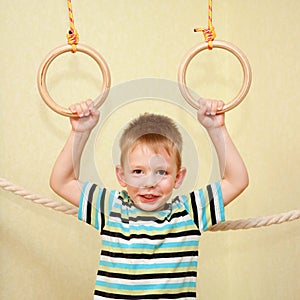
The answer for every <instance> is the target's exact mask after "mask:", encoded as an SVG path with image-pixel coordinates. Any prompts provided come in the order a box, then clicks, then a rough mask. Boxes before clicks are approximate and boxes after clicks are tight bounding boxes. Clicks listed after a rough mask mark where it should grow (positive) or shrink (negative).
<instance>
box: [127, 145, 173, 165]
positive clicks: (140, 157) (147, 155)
mask: <svg viewBox="0 0 300 300" xmlns="http://www.w3.org/2000/svg"><path fill="white" fill-rule="evenodd" d="M128 162H129V163H130V164H147V165H149V164H150V165H152V164H162V165H170V164H173V163H174V164H175V163H176V158H175V155H173V151H172V152H170V151H167V149H166V148H165V147H164V146H163V145H159V144H158V145H147V144H140V143H139V144H136V145H133V146H132V147H130V148H129V150H128Z"/></svg>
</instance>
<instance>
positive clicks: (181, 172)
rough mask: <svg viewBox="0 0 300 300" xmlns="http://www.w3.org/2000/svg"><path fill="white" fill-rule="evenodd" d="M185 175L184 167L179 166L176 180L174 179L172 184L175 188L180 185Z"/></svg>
mask: <svg viewBox="0 0 300 300" xmlns="http://www.w3.org/2000/svg"><path fill="white" fill-rule="evenodd" d="M185 175H186V168H181V169H180V170H179V171H178V172H177V175H176V181H175V185H174V188H175V189H178V188H179V187H180V186H181V185H182V183H183V180H184V178H185Z"/></svg>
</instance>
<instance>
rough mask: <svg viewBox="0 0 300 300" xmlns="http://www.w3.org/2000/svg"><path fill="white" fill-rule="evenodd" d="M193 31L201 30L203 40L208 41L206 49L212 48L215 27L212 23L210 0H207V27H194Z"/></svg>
mask: <svg viewBox="0 0 300 300" xmlns="http://www.w3.org/2000/svg"><path fill="white" fill-rule="evenodd" d="M194 32H202V33H203V35H204V38H205V41H206V42H207V43H208V49H210V50H212V48H213V44H212V42H213V40H214V39H215V38H216V32H215V28H214V26H213V25H212V0H208V27H207V28H195V29H194Z"/></svg>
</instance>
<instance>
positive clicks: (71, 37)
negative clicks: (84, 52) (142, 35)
mask: <svg viewBox="0 0 300 300" xmlns="http://www.w3.org/2000/svg"><path fill="white" fill-rule="evenodd" d="M67 40H68V44H69V45H71V46H72V51H73V52H76V45H77V44H78V42H79V34H78V32H77V30H76V29H70V30H69V32H68V33H67Z"/></svg>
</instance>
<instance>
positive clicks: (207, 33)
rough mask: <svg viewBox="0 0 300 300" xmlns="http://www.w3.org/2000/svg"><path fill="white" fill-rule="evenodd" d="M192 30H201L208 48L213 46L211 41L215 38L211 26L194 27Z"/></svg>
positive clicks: (210, 48)
mask: <svg viewBox="0 0 300 300" xmlns="http://www.w3.org/2000/svg"><path fill="white" fill-rule="evenodd" d="M194 32H202V33H203V35H204V39H205V41H206V42H207V43H208V49H209V50H212V48H213V44H212V42H213V40H214V39H215V38H216V32H215V28H214V27H213V26H211V27H209V28H195V29H194Z"/></svg>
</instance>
